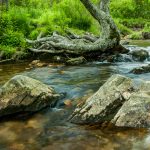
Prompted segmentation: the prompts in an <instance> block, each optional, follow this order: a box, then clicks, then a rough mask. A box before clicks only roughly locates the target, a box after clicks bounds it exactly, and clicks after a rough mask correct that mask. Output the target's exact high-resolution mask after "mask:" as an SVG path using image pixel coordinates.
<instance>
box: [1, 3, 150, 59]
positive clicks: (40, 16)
mask: <svg viewBox="0 0 150 150" xmlns="http://www.w3.org/2000/svg"><path fill="white" fill-rule="evenodd" d="M146 1H147V0H142V1H140V4H139V3H138V4H137V3H135V2H136V1H135V0H120V1H118V0H113V1H112V2H111V5H110V9H111V14H112V16H113V18H114V20H115V22H116V24H117V26H118V28H119V29H120V32H121V34H122V36H126V35H130V37H131V38H133V39H139V38H141V32H143V31H144V32H150V15H149V14H150V0H149V1H148V4H147V5H146ZM93 2H94V3H95V4H98V0H93ZM143 2H144V3H143ZM0 11H1V12H0V14H1V15H0V49H1V51H4V53H5V54H6V56H7V57H10V56H11V55H12V54H13V53H15V50H16V49H18V48H20V47H22V48H23V49H25V48H26V42H25V38H29V39H35V38H36V37H37V36H38V35H39V34H40V33H41V32H42V33H43V34H44V35H49V34H51V33H52V32H53V31H58V32H60V33H62V34H65V31H66V30H70V31H72V32H75V33H77V34H83V33H84V32H91V33H94V34H96V35H99V34H100V30H99V25H98V23H97V22H96V21H95V20H94V19H93V18H92V17H91V15H90V14H89V12H88V11H87V10H86V9H85V8H84V6H83V5H82V4H81V2H80V0H53V3H51V4H50V3H49V0H10V6H9V10H8V11H6V10H4V7H3V10H2V7H0ZM136 30H138V31H136Z"/></svg>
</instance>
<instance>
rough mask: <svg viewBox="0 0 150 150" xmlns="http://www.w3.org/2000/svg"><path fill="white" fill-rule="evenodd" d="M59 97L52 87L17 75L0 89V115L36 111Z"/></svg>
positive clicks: (50, 104) (53, 102)
mask: <svg viewBox="0 0 150 150" xmlns="http://www.w3.org/2000/svg"><path fill="white" fill-rule="evenodd" d="M59 98H60V95H59V94H57V93H56V92H55V90H54V89H53V88H51V87H49V86H47V85H45V84H43V83H42V82H40V81H38V80H35V79H32V78H29V77H27V76H22V75H17V76H15V77H13V78H12V79H10V80H9V81H8V82H7V83H6V84H4V86H2V88H1V89H0V117H2V116H6V115H10V114H11V115H12V114H16V113H20V112H36V111H39V110H41V109H42V108H45V107H47V106H52V105H54V104H55V103H56V101H57V100H58V99H59Z"/></svg>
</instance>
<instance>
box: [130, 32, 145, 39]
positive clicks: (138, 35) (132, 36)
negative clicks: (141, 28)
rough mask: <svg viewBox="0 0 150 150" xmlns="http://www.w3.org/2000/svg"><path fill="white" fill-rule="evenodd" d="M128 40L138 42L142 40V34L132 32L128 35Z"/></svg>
mask: <svg viewBox="0 0 150 150" xmlns="http://www.w3.org/2000/svg"><path fill="white" fill-rule="evenodd" d="M130 38H131V39H133V40H140V39H142V33H141V32H133V33H132V34H131V35H130Z"/></svg>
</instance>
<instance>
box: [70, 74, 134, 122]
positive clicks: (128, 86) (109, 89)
mask: <svg viewBox="0 0 150 150" xmlns="http://www.w3.org/2000/svg"><path fill="white" fill-rule="evenodd" d="M131 90H132V80H131V79H130V78H127V77H124V76H121V75H113V76H112V77H111V78H109V79H108V81H107V82H106V83H105V84H104V85H103V86H102V87H100V89H99V90H98V91H97V92H96V93H95V94H94V95H93V96H92V97H90V98H89V99H87V101H86V102H85V103H84V104H83V105H80V106H78V107H77V108H76V109H75V111H74V113H73V114H72V115H71V117H70V121H71V122H72V123H77V124H96V123H102V122H104V121H110V120H111V119H113V117H114V115H115V114H116V113H117V111H118V109H120V107H121V106H122V104H123V103H124V101H126V100H128V99H129V98H130V91H131Z"/></svg>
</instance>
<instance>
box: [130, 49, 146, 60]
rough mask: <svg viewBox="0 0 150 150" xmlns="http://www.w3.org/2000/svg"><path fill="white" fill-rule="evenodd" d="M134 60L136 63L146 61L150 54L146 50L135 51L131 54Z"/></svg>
mask: <svg viewBox="0 0 150 150" xmlns="http://www.w3.org/2000/svg"><path fill="white" fill-rule="evenodd" d="M131 55H132V58H133V60H135V61H141V62H142V61H145V60H146V59H148V58H149V53H148V51H146V50H143V49H141V50H134V51H132V52H131Z"/></svg>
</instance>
